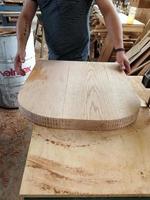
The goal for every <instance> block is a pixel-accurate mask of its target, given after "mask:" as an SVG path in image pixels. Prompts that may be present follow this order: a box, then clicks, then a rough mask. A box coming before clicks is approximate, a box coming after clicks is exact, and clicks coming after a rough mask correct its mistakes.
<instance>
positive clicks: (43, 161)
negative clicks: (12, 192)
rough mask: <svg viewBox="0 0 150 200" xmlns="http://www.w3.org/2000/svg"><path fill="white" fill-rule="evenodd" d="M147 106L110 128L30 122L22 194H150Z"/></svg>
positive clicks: (40, 195) (69, 195)
mask: <svg viewBox="0 0 150 200" xmlns="http://www.w3.org/2000/svg"><path fill="white" fill-rule="evenodd" d="M149 130H150V123H149V110H148V109H141V111H140V114H139V117H138V120H137V121H136V123H135V124H134V125H132V126H129V127H127V128H124V129H120V130H117V131H110V132H97V131H78V130H76V131H75V130H58V129H48V128H44V127H40V126H34V130H33V134H32V140H31V144H30V148H29V153H28V157H27V162H26V167H25V171H24V175H23V180H22V184H21V190H20V195H21V196H22V197H32V198H37V197H43V198H44V197H78V196H80V197H81V196H84V197H91V196H92V197H93V196H99V197H103V196H107V197H108V196H111V197H114V196H115V197H116V196H120V197H125V196H127V197H129V196H136V197H138V196H140V197H141V196H150V187H149V185H150V171H149V169H150V159H149V156H150V148H149V144H150V131H149Z"/></svg>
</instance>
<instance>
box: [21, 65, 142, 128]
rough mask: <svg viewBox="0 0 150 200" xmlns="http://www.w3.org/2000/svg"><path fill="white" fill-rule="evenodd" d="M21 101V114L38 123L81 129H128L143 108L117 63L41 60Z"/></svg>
mask: <svg viewBox="0 0 150 200" xmlns="http://www.w3.org/2000/svg"><path fill="white" fill-rule="evenodd" d="M18 100H19V104H20V111H21V112H22V113H23V114H24V115H25V117H27V118H28V119H29V120H31V121H32V122H34V123H36V124H39V125H43V126H47V127H51V128H66V129H79V130H80V129H84V130H112V129H116V128H121V127H124V126H127V125H129V124H131V123H133V122H134V121H135V120H136V118H137V114H138V111H139V106H140V103H139V100H138V98H137V97H136V95H135V93H134V91H133V88H132V87H131V85H130V82H129V81H128V79H127V77H126V76H125V74H124V72H121V71H120V70H119V66H118V64H115V63H92V62H67V61H40V62H39V63H38V64H37V66H36V67H35V69H34V70H33V72H32V73H31V76H30V77H29V79H28V80H27V82H26V84H25V86H24V88H23V89H22V91H21V92H20V94H19V99H18Z"/></svg>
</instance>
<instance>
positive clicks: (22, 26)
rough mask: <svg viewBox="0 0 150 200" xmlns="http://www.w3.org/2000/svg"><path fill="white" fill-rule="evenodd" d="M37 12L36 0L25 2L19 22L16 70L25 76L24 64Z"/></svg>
mask: <svg viewBox="0 0 150 200" xmlns="http://www.w3.org/2000/svg"><path fill="white" fill-rule="evenodd" d="M36 10H37V2H36V0H25V1H24V5H23V9H22V12H21V14H20V16H19V18H18V21H17V27H16V28H17V42H18V49H17V55H16V58H15V70H16V71H17V73H18V74H20V75H25V72H24V70H23V69H22V63H23V62H24V61H25V49H26V44H27V41H28V38H29V35H30V29H31V23H32V20H33V17H34V15H35V13H36Z"/></svg>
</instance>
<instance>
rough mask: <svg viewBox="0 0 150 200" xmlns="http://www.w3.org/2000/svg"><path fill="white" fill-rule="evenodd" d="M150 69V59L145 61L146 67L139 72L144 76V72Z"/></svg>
mask: <svg viewBox="0 0 150 200" xmlns="http://www.w3.org/2000/svg"><path fill="white" fill-rule="evenodd" d="M148 70H150V60H149V61H148V62H147V63H145V65H144V68H143V69H142V70H141V71H140V73H139V74H138V75H139V76H144V74H145V73H146V72H147V71H148Z"/></svg>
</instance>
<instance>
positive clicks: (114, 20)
mask: <svg viewBox="0 0 150 200" xmlns="http://www.w3.org/2000/svg"><path fill="white" fill-rule="evenodd" d="M96 2H97V5H98V6H99V8H100V10H101V12H102V15H103V17H104V20H105V23H106V27H107V29H108V33H109V35H110V37H111V39H112V41H113V45H114V48H115V49H120V48H124V46H123V31H122V25H121V22H120V20H119V17H118V14H117V11H116V9H115V7H114V5H113V3H112V1H111V0H96ZM116 61H117V62H118V63H119V64H120V66H121V68H122V69H123V70H125V71H127V72H129V71H130V64H129V61H128V58H127V56H126V55H125V52H124V51H117V52H116Z"/></svg>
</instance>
